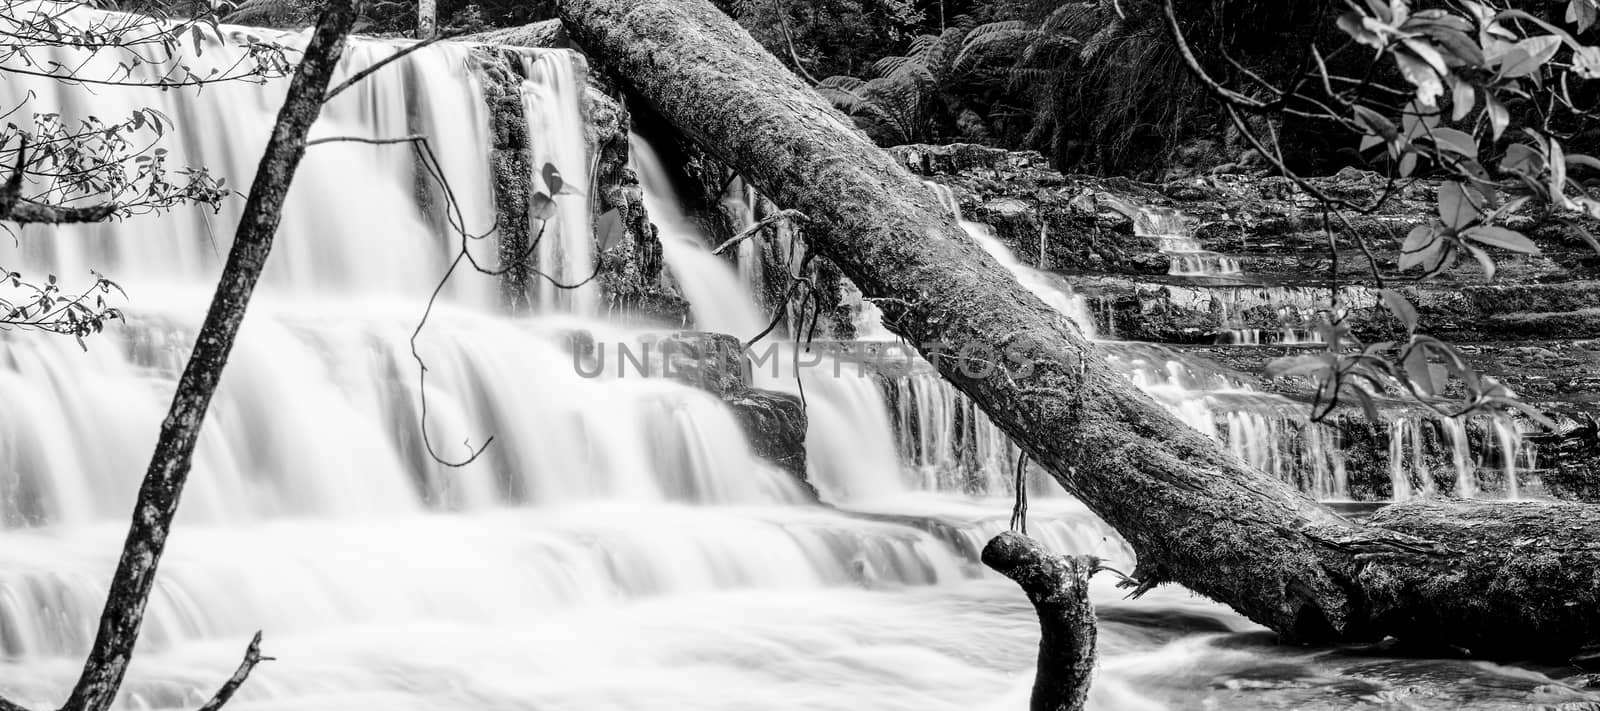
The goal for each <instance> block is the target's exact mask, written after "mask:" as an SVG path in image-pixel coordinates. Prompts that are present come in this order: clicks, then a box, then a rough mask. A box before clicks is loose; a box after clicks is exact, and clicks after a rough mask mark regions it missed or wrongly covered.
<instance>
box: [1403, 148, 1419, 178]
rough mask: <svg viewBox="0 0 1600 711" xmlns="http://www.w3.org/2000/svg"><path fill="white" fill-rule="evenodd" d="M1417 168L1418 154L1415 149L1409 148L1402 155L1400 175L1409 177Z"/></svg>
mask: <svg viewBox="0 0 1600 711" xmlns="http://www.w3.org/2000/svg"><path fill="white" fill-rule="evenodd" d="M1416 169H1417V154H1416V153H1415V152H1414V151H1411V150H1407V151H1406V154H1405V155H1404V156H1401V157H1400V177H1402V178H1409V177H1411V173H1413V172H1414V171H1416Z"/></svg>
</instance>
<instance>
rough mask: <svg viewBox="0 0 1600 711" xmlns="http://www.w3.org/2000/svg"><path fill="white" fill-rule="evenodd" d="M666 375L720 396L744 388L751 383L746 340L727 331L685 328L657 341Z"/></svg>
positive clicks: (724, 396) (726, 395)
mask: <svg viewBox="0 0 1600 711" xmlns="http://www.w3.org/2000/svg"><path fill="white" fill-rule="evenodd" d="M656 351H657V353H659V354H660V356H661V360H662V368H663V372H664V373H665V375H666V376H667V377H669V378H672V379H673V380H677V381H679V382H681V383H685V384H687V385H692V386H694V387H697V388H700V389H701V390H704V391H706V392H709V393H711V394H713V395H716V396H717V397H720V398H724V399H726V398H727V397H729V396H731V395H733V394H736V393H739V392H741V391H743V390H744V389H745V388H746V387H748V385H749V383H750V363H749V361H748V360H746V359H745V355H744V343H743V342H742V341H740V340H739V339H738V338H735V337H733V336H730V335H728V334H726V333H707V332H704V331H681V332H679V333H674V334H672V335H670V336H667V337H665V338H663V339H661V340H660V341H658V342H657V344H656Z"/></svg>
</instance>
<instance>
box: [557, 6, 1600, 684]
mask: <svg viewBox="0 0 1600 711" xmlns="http://www.w3.org/2000/svg"><path fill="white" fill-rule="evenodd" d="M561 12H562V19H563V20H564V22H565V23H566V24H567V26H568V29H569V31H570V32H571V33H572V35H573V37H574V39H575V40H577V41H578V43H579V44H581V45H582V46H583V47H585V48H587V49H588V50H589V51H590V52H592V53H593V58H594V59H595V60H596V61H597V62H599V63H602V64H604V65H605V66H606V67H607V68H609V69H610V70H611V71H612V72H613V73H614V74H615V75H617V76H619V77H620V78H621V79H622V80H623V81H624V82H625V83H627V85H628V86H629V87H630V88H631V89H632V90H633V91H634V92H636V93H637V95H638V96H640V97H642V98H643V99H644V100H645V101H647V102H648V103H649V104H650V105H651V106H652V108H654V109H655V110H656V111H657V112H658V113H659V114H660V115H661V116H663V117H665V118H666V119H667V120H668V121H669V122H671V123H672V124H673V125H674V126H675V127H677V128H678V129H679V130H680V131H682V132H683V133H684V134H685V135H687V136H688V137H689V138H691V139H693V140H694V141H695V142H696V143H697V144H698V145H699V146H700V147H701V148H703V149H704V150H706V151H708V152H710V153H712V154H713V155H715V156H716V157H718V158H719V159H720V160H722V161H724V162H725V163H727V164H728V165H729V166H731V167H732V168H733V169H734V170H736V171H738V172H739V173H740V174H741V175H743V176H745V177H746V178H747V179H748V180H750V181H752V183H753V184H755V185H756V186H757V187H758V188H759V189H760V190H761V191H762V193H763V194H765V195H768V196H769V197H771V198H772V199H773V200H774V201H775V202H777V203H778V204H779V205H780V206H782V207H785V208H790V209H795V210H799V211H800V212H802V213H804V214H806V215H807V216H808V217H809V218H810V224H811V225H813V229H810V230H808V232H807V235H806V236H807V239H808V241H809V243H810V246H811V247H812V248H814V249H815V250H817V251H818V252H820V253H821V254H823V255H824V256H826V257H828V258H829V259H830V260H833V261H834V262H835V263H836V264H838V266H839V268H840V269H841V270H842V271H843V272H844V273H845V275H846V276H848V277H850V279H851V280H852V281H854V282H855V283H856V285H857V286H859V287H860V288H861V290H862V292H863V294H865V295H866V296H867V298H870V299H872V300H873V301H874V302H875V303H877V304H878V305H879V307H880V308H881V309H883V311H884V313H885V316H886V325H887V326H888V327H889V328H890V330H892V331H894V332H895V333H897V334H899V335H901V336H902V337H904V338H906V339H907V340H908V341H909V342H911V343H912V344H913V345H915V346H916V347H917V348H918V349H919V350H920V351H921V352H922V353H923V355H924V356H926V357H927V358H928V360H929V361H930V362H932V363H933V364H934V366H935V367H936V368H937V369H938V370H939V372H940V373H941V375H943V376H944V377H945V378H946V379H948V380H949V381H951V382H952V383H953V384H955V385H956V387H957V388H959V389H960V390H961V391H962V392H964V393H965V394H966V395H967V396H969V397H971V398H972V399H973V401H974V402H976V403H977V404H978V405H979V406H980V407H981V408H982V409H983V410H984V411H985V412H986V413H987V414H988V415H989V416H990V417H991V418H992V419H993V420H994V421H995V423H996V424H998V425H999V426H1000V427H1001V428H1002V429H1003V430H1004V431H1005V432H1006V434H1007V435H1009V436H1010V437H1011V438H1012V440H1013V441H1015V442H1017V443H1018V444H1019V446H1021V447H1022V448H1023V449H1024V450H1025V451H1026V452H1027V453H1028V455H1029V456H1030V458H1031V459H1033V460H1034V461H1037V462H1039V463H1040V464H1041V465H1042V466H1044V467H1045V468H1046V469H1047V470H1048V471H1050V472H1051V473H1052V474H1053V475H1054V477H1055V478H1056V480H1057V481H1058V482H1060V483H1061V485H1062V486H1063V487H1064V488H1065V489H1066V490H1067V491H1069V492H1070V493H1072V494H1074V495H1075V496H1077V497H1078V498H1079V499H1080V500H1082V501H1083V502H1084V503H1085V504H1087V505H1088V506H1089V507H1090V508H1091V509H1092V510H1094V511H1095V513H1096V514H1098V515H1099V516H1100V517H1101V518H1103V519H1104V520H1105V521H1106V522H1107V523H1109V524H1110V525H1112V526H1113V527H1115V528H1116V529H1117V531H1118V532H1119V533H1121V534H1122V536H1123V537H1124V538H1125V539H1126V540H1127V541H1128V542H1129V544H1130V545H1131V546H1132V547H1133V549H1134V551H1135V552H1136V553H1137V555H1138V557H1139V563H1138V567H1137V568H1136V569H1135V571H1134V576H1133V577H1134V578H1136V579H1137V580H1138V583H1137V588H1136V592H1138V591H1142V590H1147V589H1149V588H1151V587H1153V586H1155V585H1159V584H1162V583H1165V582H1178V583H1182V584H1183V585H1185V586H1187V587H1189V588H1190V589H1192V590H1194V591H1196V592H1198V593H1201V594H1203V595H1207V596H1209V597H1212V598H1214V599H1216V600H1219V601H1221V602H1224V603H1226V604H1228V605H1230V606H1232V607H1233V608H1234V609H1236V610H1238V611H1240V612H1241V613H1243V614H1244V615H1246V616H1247V617H1249V618H1251V619H1253V620H1255V621H1257V622H1259V623H1261V624H1264V625H1266V626H1268V627H1270V628H1272V629H1274V630H1276V631H1278V632H1279V633H1280V634H1281V635H1283V636H1284V637H1285V638H1287V639H1291V640H1297V641H1305V642H1316V641H1334V640H1374V639H1377V638H1380V637H1382V636H1384V635H1393V636H1396V637H1400V638H1408V639H1412V640H1416V641H1419V642H1425V643H1438V644H1451V645H1456V646H1459V647H1462V648H1465V649H1469V650H1473V651H1474V652H1475V653H1478V654H1480V655H1485V656H1512V655H1519V654H1526V655H1535V656H1552V655H1559V654H1564V653H1572V652H1574V651H1576V650H1578V649H1580V648H1583V647H1585V646H1589V645H1594V644H1597V643H1600V549H1596V548H1594V547H1592V546H1591V545H1590V543H1589V541H1592V540H1595V537H1596V536H1600V512H1596V511H1595V510H1594V509H1593V508H1592V507H1588V506H1583V505H1575V504H1544V503H1536V502H1519V503H1503V504H1492V503H1483V502H1479V503H1467V502H1462V503H1445V502H1428V501H1423V502H1416V503H1406V504H1399V505H1395V506H1391V507H1389V508H1387V509H1385V510H1384V511H1382V512H1381V513H1379V514H1377V515H1376V516H1375V517H1373V518H1372V519H1371V520H1370V521H1367V522H1355V521H1351V520H1347V519H1345V518H1343V517H1341V516H1339V515H1337V514H1335V513H1333V512H1332V511H1330V510H1328V509H1327V508H1325V507H1323V506H1322V505H1320V504H1318V503H1316V502H1315V501H1312V500H1311V499H1310V498H1308V497H1306V496H1305V495H1303V494H1301V493H1300V492H1298V491H1296V490H1295V489H1294V488H1293V487H1291V486H1289V485H1288V484H1286V483H1284V482H1282V481H1279V480H1277V479H1274V478H1272V477H1270V476H1268V475H1266V474H1264V473H1262V472H1259V471H1255V470H1251V469H1248V468H1246V467H1245V466H1244V465H1242V464H1241V463H1240V462H1239V461H1237V460H1236V459H1235V458H1233V457H1231V456H1229V455H1227V454H1226V453H1225V452H1223V451H1222V450H1221V449H1220V448H1219V446H1218V445H1217V444H1216V443H1215V442H1213V441H1211V440H1210V439H1207V438H1206V437H1205V436H1204V435H1201V434H1200V433H1198V432H1195V431H1194V430H1192V429H1189V428H1187V427H1186V426H1184V425H1183V424H1182V423H1180V422H1178V421H1177V420H1175V419H1174V418H1173V417H1172V415H1170V414H1169V413H1167V411H1166V410H1164V409H1163V408H1162V407H1161V406H1160V405H1158V404H1157V403H1155V402H1154V401H1153V400H1151V399H1150V398H1149V396H1147V395H1145V394H1143V393H1141V392H1139V391H1138V390H1137V389H1136V388H1135V387H1134V386H1133V385H1132V384H1131V383H1129V382H1128V381H1127V380H1126V379H1125V378H1122V377H1121V376H1119V375H1117V374H1116V373H1114V372H1112V371H1111V369H1110V368H1109V367H1108V366H1107V365H1106V364H1105V363H1104V362H1103V361H1102V360H1101V359H1100V358H1099V357H1098V355H1097V354H1096V352H1095V350H1094V347H1093V345H1092V344H1090V343H1088V342H1087V341H1086V340H1085V339H1084V338H1083V336H1082V335H1081V334H1080V333H1078V332H1077V330H1076V328H1075V327H1074V326H1072V324H1071V323H1070V321H1069V320H1068V319H1067V318H1066V317H1065V316H1064V315H1062V314H1060V313H1058V312H1056V311H1054V310H1053V309H1051V308H1050V307H1049V306H1047V305H1046V304H1044V303H1043V302H1041V301H1040V300H1039V299H1038V298H1037V297H1036V296H1034V295H1032V294H1031V293H1029V292H1028V291H1026V290H1025V289H1023V288H1022V287H1021V286H1020V285H1019V284H1018V283H1017V282H1016V280H1015V279H1014V278H1012V277H1011V276H1010V274H1009V273H1008V272H1006V271H1005V270H1004V268H1003V267H1001V266H1000V265H999V264H998V263H996V262H995V261H994V260H993V259H992V258H990V257H989V256H987V255H986V254H985V253H984V252H983V251H982V249H981V248H980V247H979V246H978V245H976V244H975V243H974V242H973V241H972V240H971V238H970V237H968V236H967V235H966V234H965V233H964V232H963V231H962V230H961V229H960V227H959V226H958V225H957V224H955V221H954V219H953V217H952V216H951V215H949V214H947V213H946V212H945V211H943V210H942V209H941V208H940V206H939V204H938V202H937V201H936V199H935V197H934V195H932V193H931V191H929V190H927V189H926V188H925V187H924V186H923V185H922V184H921V183H920V181H918V180H917V179H916V178H915V177H914V176H912V175H910V174H909V173H908V172H907V171H906V170H905V168H904V167H903V166H901V165H900V164H898V163H897V162H896V161H895V160H894V159H893V158H891V157H890V156H888V155H887V154H885V153H884V152H883V151H882V150H880V149H878V148H876V147H875V146H873V145H872V144H871V143H870V142H868V141H867V140H866V139H865V138H864V137H862V136H861V134H860V133H858V132H856V131H855V130H853V128H852V127H851V126H850V122H849V119H847V118H846V117H844V116H843V115H841V114H839V113H837V112H836V111H834V110H832V109H831V108H830V107H828V106H827V105H826V104H825V103H824V102H823V101H822V100H821V99H820V97H818V96H817V95H816V94H815V93H814V92H812V91H811V90H810V88H809V87H807V86H806V85H805V84H803V83H802V82H800V81H799V80H798V79H797V78H795V77H794V76H793V75H792V74H790V73H789V72H788V71H786V70H785V69H784V68H783V67H782V66H781V65H780V64H779V63H778V62H777V61H776V60H775V59H773V58H772V57H771V56H769V55H767V54H766V53H765V52H764V51H762V50H761V48H760V46H759V45H758V44H756V42H755V41H754V40H753V39H752V38H751V37H750V36H749V35H748V34H747V33H745V32H744V31H743V30H741V29H740V28H738V26H737V25H735V24H733V23H732V22H731V21H730V20H728V19H727V18H726V17H725V16H723V15H722V14H720V13H719V12H717V11H716V10H715V9H714V8H712V7H711V6H710V5H708V4H707V3H706V2H704V1H703V0H672V1H670V2H669V1H668V0H566V2H564V3H563V5H562V8H561ZM1002 355H1003V356H1004V357H1005V358H1006V361H1005V362H1009V363H1012V364H1024V365H1026V368H1021V367H1018V368H1005V367H994V366H995V364H996V363H997V362H1001V361H999V357H1000V356H1002ZM984 356H988V358H985V357H984ZM985 366H988V367H985ZM1512 543H1516V544H1517V545H1515V546H1513V545H1512Z"/></svg>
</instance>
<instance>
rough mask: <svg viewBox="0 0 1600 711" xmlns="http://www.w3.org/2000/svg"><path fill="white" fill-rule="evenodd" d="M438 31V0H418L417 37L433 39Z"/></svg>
mask: <svg viewBox="0 0 1600 711" xmlns="http://www.w3.org/2000/svg"><path fill="white" fill-rule="evenodd" d="M438 33H439V3H438V0H417V39H419V40H425V39H433V36H434V35H436V34H438Z"/></svg>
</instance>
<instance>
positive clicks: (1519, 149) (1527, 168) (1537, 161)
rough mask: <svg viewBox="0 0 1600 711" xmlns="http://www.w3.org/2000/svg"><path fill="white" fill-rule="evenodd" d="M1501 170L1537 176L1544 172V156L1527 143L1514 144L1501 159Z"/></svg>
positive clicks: (1508, 147)
mask: <svg viewBox="0 0 1600 711" xmlns="http://www.w3.org/2000/svg"><path fill="white" fill-rule="evenodd" d="M1500 169H1501V170H1503V171H1506V172H1508V173H1522V174H1524V175H1527V176H1530V177H1532V176H1536V175H1538V174H1540V173H1543V172H1544V156H1543V155H1541V154H1540V153H1539V151H1538V150H1536V149H1534V147H1533V146H1530V145H1528V144H1526V143H1513V144H1511V145H1509V146H1506V154H1505V156H1504V157H1503V158H1501V159H1500Z"/></svg>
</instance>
